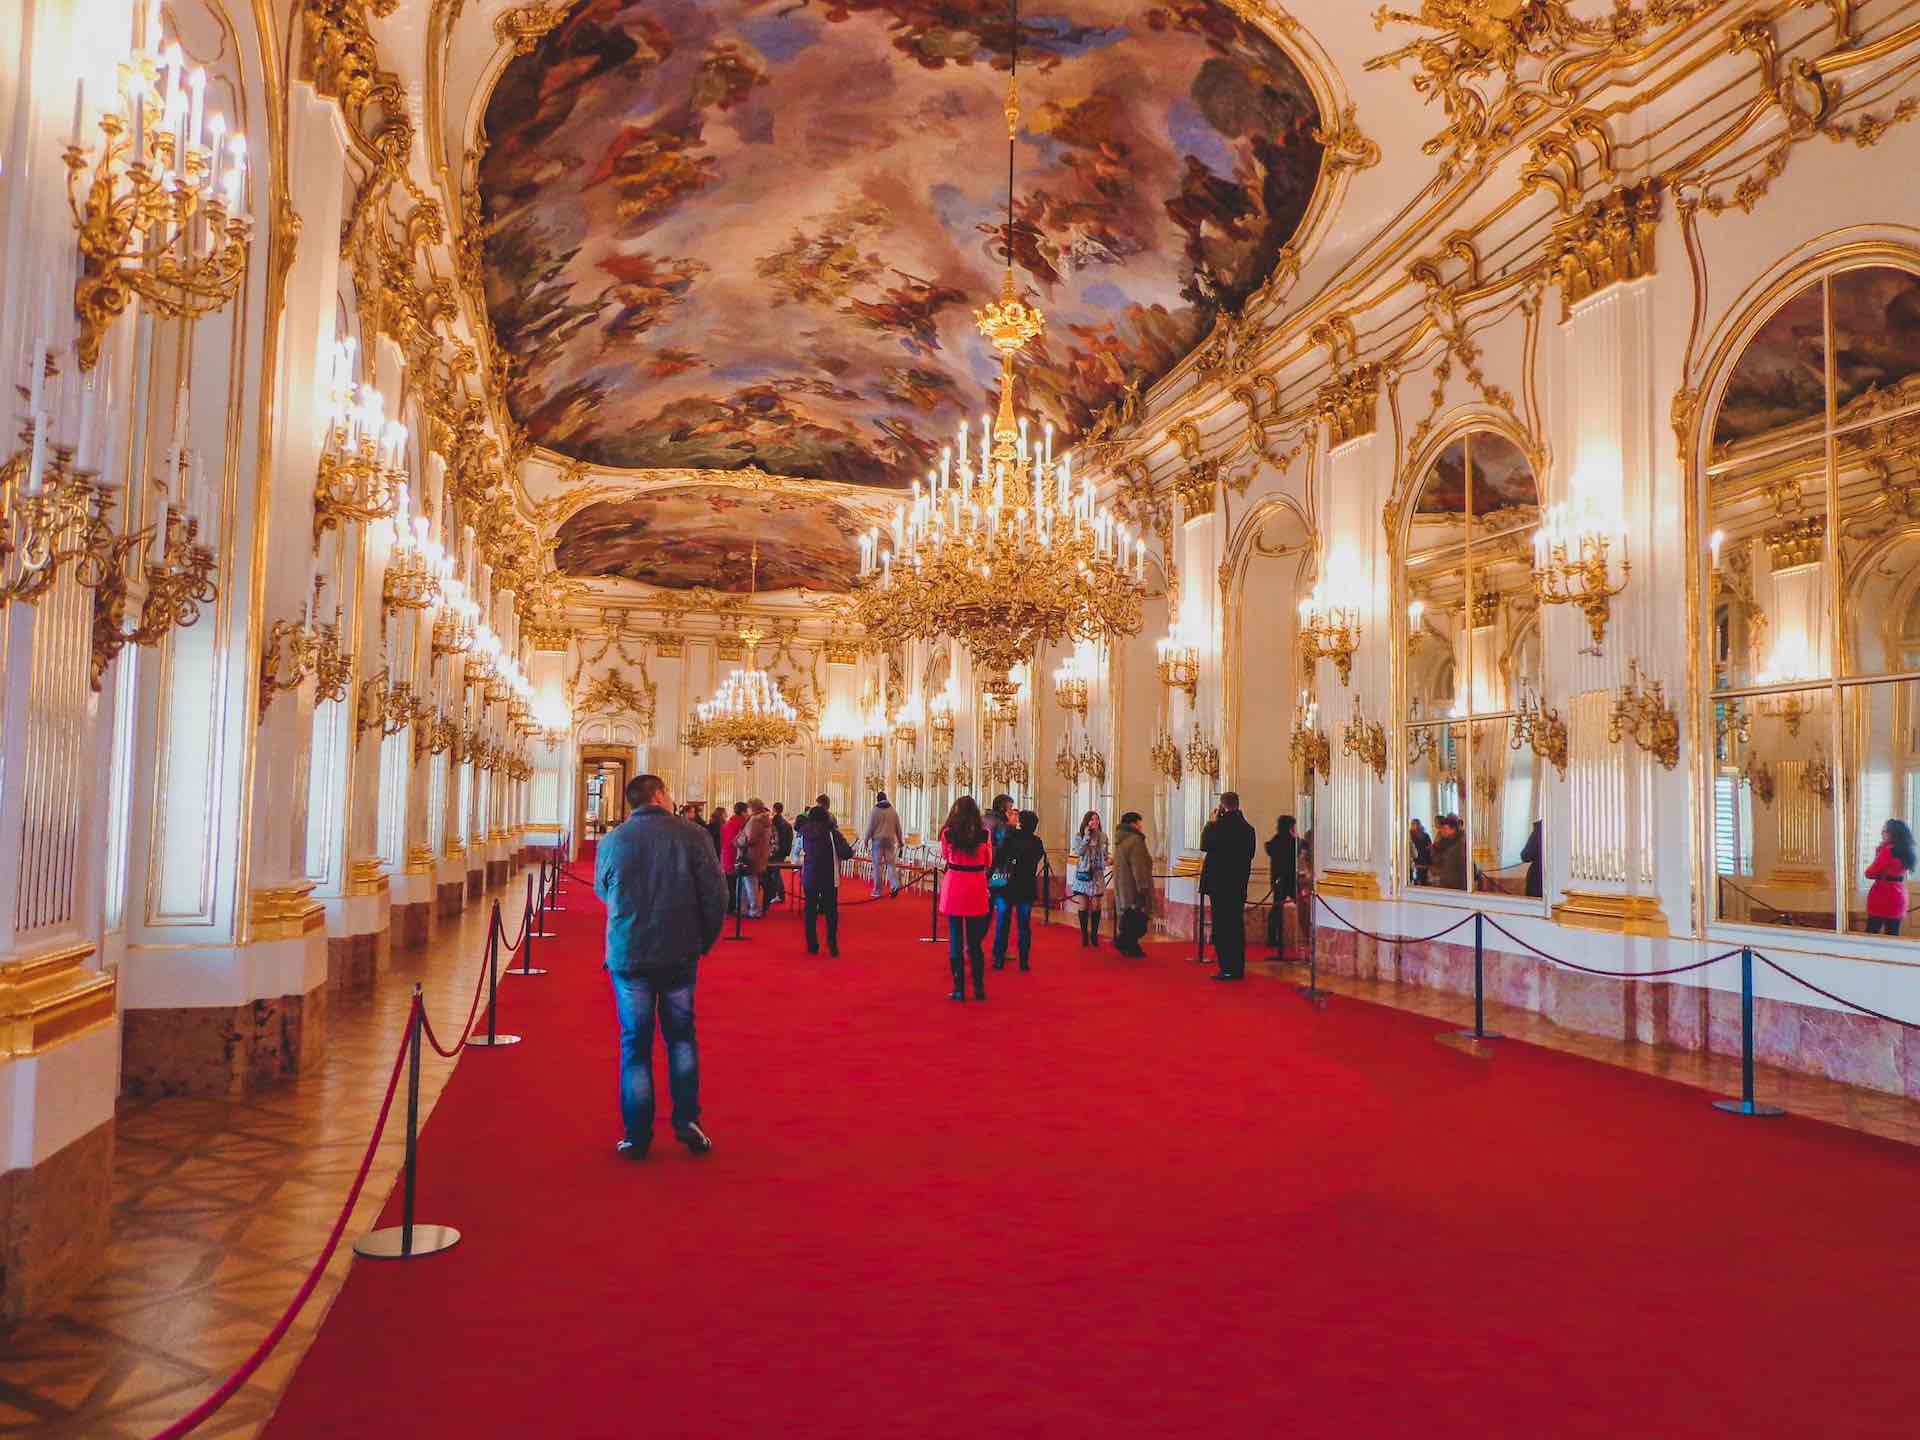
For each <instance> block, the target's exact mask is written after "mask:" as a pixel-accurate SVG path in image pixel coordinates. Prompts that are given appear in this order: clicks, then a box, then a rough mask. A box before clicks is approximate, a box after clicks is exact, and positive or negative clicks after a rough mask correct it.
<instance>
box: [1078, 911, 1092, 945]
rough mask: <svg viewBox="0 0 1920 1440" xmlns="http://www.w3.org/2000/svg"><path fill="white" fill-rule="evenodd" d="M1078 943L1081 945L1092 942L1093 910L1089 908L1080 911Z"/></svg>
mask: <svg viewBox="0 0 1920 1440" xmlns="http://www.w3.org/2000/svg"><path fill="white" fill-rule="evenodd" d="M1080 943H1081V945H1083V946H1085V945H1091V944H1093V912H1092V911H1090V910H1082V911H1081V912H1080Z"/></svg>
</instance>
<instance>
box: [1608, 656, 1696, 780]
mask: <svg viewBox="0 0 1920 1440" xmlns="http://www.w3.org/2000/svg"><path fill="white" fill-rule="evenodd" d="M1627 674H1628V678H1627V686H1626V689H1624V690H1622V691H1621V692H1620V694H1619V697H1618V698H1617V699H1615V700H1614V702H1613V713H1612V714H1611V715H1610V716H1609V717H1608V718H1607V739H1608V740H1609V741H1611V742H1612V743H1613V744H1615V745H1618V744H1619V743H1620V739H1621V737H1622V736H1623V735H1631V736H1632V737H1633V742H1634V744H1636V745H1638V746H1639V747H1640V748H1641V749H1642V750H1644V751H1646V752H1647V753H1648V754H1649V755H1651V756H1653V758H1654V759H1656V760H1658V761H1659V762H1660V763H1661V764H1662V765H1663V766H1665V767H1666V768H1667V769H1669V770H1671V769H1673V767H1674V766H1676V765H1678V764H1679V763H1680V722H1679V720H1678V719H1677V718H1676V717H1675V716H1674V713H1673V707H1672V706H1671V705H1669V704H1668V703H1667V695H1666V686H1665V685H1664V684H1663V683H1662V682H1660V681H1658V680H1652V681H1649V682H1648V683H1647V688H1646V689H1645V690H1642V689H1641V688H1640V662H1639V661H1638V660H1634V661H1630V662H1629V663H1628V667H1627Z"/></svg>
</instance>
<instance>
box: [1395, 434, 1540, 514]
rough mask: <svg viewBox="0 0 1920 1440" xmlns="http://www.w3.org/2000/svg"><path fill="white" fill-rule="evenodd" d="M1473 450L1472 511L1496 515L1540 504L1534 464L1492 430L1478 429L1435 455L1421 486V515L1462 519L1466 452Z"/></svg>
mask: <svg viewBox="0 0 1920 1440" xmlns="http://www.w3.org/2000/svg"><path fill="white" fill-rule="evenodd" d="M1469 446H1471V447H1472V451H1473V475H1472V481H1473V513H1474V514H1475V515H1482V516H1484V515H1494V514H1498V513H1499V512H1500V511H1502V510H1511V509H1515V508H1517V507H1522V506H1529V505H1531V506H1537V505H1539V503H1540V487H1539V485H1537V484H1536V483H1535V482H1534V478H1533V466H1532V465H1531V464H1529V463H1528V461H1527V457H1526V455H1525V454H1523V453H1522V452H1521V449H1520V447H1519V446H1518V445H1516V444H1514V443H1513V441H1511V440H1509V439H1508V438H1507V437H1506V436H1504V435H1501V434H1498V433H1496V432H1495V431H1492V430H1476V431H1474V432H1473V433H1472V434H1471V435H1464V436H1462V437H1461V438H1460V439H1458V440H1456V441H1454V442H1453V443H1452V444H1451V445H1449V446H1447V448H1446V449H1444V450H1442V451H1441V452H1440V454H1439V455H1438V456H1437V457H1435V459H1434V462H1433V469H1432V470H1431V471H1429V472H1428V474H1427V482H1426V484H1425V485H1423V486H1422V487H1421V488H1420V503H1419V504H1418V505H1416V506H1415V507H1414V509H1415V513H1417V514H1420V515H1463V514H1465V513H1466V509H1467V481H1468V475H1467V451H1468V447H1469Z"/></svg>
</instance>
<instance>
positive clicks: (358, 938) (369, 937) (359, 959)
mask: <svg viewBox="0 0 1920 1440" xmlns="http://www.w3.org/2000/svg"><path fill="white" fill-rule="evenodd" d="M386 962H387V932H386V931H384V930H374V931H369V932H368V933H367V934H365V935H329V936H328V937H327V988H328V989H330V990H338V991H344V992H346V993H348V994H354V995H364V994H365V993H366V992H367V991H369V990H371V989H372V988H373V982H374V981H375V980H377V979H378V978H379V975H380V972H381V971H382V970H384V969H386Z"/></svg>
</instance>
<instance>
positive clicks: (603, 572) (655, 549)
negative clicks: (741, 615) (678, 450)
mask: <svg viewBox="0 0 1920 1440" xmlns="http://www.w3.org/2000/svg"><path fill="white" fill-rule="evenodd" d="M861 528H862V527H861V525H860V521H859V519H858V517H857V516H855V515H854V514H853V512H852V511H850V510H849V509H847V507H845V506H844V505H841V504H839V503H838V502H836V501H833V500H827V499H813V498H811V497H809V496H805V495H789V494H781V493H755V492H750V491H747V490H744V489H741V488H739V487H737V486H733V485H727V484H718V485H689V486H684V487H681V488H678V489H673V490H651V491H647V492H645V493H643V494H639V495H635V496H632V497H629V498H628V499H624V500H603V501H600V502H599V503H597V504H593V505H589V506H587V507H586V508H585V509H584V510H581V511H579V512H578V513H577V514H575V515H573V516H572V517H570V518H569V519H568V520H567V521H566V522H565V523H564V524H562V525H561V526H560V530H559V533H558V534H557V535H556V536H555V545H554V556H553V560H554V565H555V567H556V568H557V569H558V570H559V571H560V573H561V574H563V575H567V576H570V577H572V578H575V579H592V578H600V577H604V578H612V579H621V580H636V581H640V582H642V583H644V584H648V585H659V586H663V587H665V588H667V589H673V590H685V589H690V588H692V587H693V586H695V585H705V586H707V587H709V588H711V589H714V590H723V591H730V592H733V593H736V594H742V595H744V594H746V593H747V589H748V584H749V571H750V568H751V559H750V550H749V547H750V545H751V544H752V543H753V542H756V541H757V542H758V544H759V547H760V578H759V588H760V590H761V591H762V592H766V591H771V590H787V589H796V588H797V589H806V590H832V591H844V590H850V589H852V588H853V579H854V575H855V572H856V571H857V570H858V568H859V561H860V556H859V543H858V536H859V534H860V531H861Z"/></svg>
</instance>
